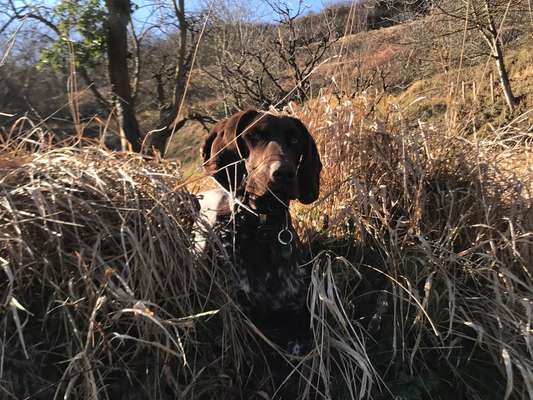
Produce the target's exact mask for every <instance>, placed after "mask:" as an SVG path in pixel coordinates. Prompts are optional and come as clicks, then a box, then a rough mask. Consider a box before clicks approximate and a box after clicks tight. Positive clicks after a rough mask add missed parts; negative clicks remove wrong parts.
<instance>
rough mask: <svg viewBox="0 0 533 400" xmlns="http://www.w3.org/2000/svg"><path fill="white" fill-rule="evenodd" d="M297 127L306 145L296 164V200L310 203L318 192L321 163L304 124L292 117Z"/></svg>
mask: <svg viewBox="0 0 533 400" xmlns="http://www.w3.org/2000/svg"><path fill="white" fill-rule="evenodd" d="M292 119H293V120H294V121H295V122H296V125H298V128H299V129H300V131H301V132H302V134H303V136H305V138H306V141H307V143H306V145H305V146H306V147H305V150H304V152H303V154H302V158H301V159H300V164H299V165H298V172H297V180H298V200H299V201H300V202H301V203H303V204H310V203H312V202H313V201H315V200H316V199H318V195H319V192H320V171H322V163H321V162H320V156H319V155H318V149H317V147H316V143H315V140H314V139H313V137H312V136H311V134H310V133H309V131H308V130H307V128H306V127H305V125H304V124H303V123H302V122H301V121H300V120H299V119H297V118H292Z"/></svg>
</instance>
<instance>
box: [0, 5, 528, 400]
mask: <svg viewBox="0 0 533 400" xmlns="http://www.w3.org/2000/svg"><path fill="white" fill-rule="evenodd" d="M0 1H1V0H0ZM491 1H492V0H491ZM495 1H496V0H495ZM377 3H378V4H381V5H383V4H385V3H384V2H377ZM391 3H393V4H396V5H397V4H398V3H400V4H401V3H402V2H396V1H393V2H391ZM419 3H422V4H428V3H427V2H424V1H421V2H418V1H416V2H412V5H413V7H414V6H415V5H419ZM275 4H277V3H275ZM354 4H355V3H354ZM410 4H411V3H410ZM446 4H452V5H453V4H455V3H454V2H447V3H446ZM461 4H462V3H461ZM509 4H510V3H509ZM513 4H514V3H513ZM340 10H342V13H338V14H336V18H338V20H340V21H343V24H348V22H347V21H350V17H349V15H350V14H349V13H350V12H351V11H350V10H351V7H350V6H346V5H344V6H343V7H341V8H340ZM384 10H385V9H379V10H378V11H380V13H381V12H382V13H384V14H386V15H389V14H388V13H389V12H390V11H387V10H389V9H386V10H385V11H386V12H385V11H384ZM333 11H335V9H333ZM333 11H332V10H331V9H328V11H327V12H328V13H330V12H333ZM408 11H409V12H411V11H412V10H408ZM425 11H426V10H424V12H425ZM372 12H373V13H374V14H372V15H373V17H372V18H374V19H373V20H372V21H374V22H372V24H370V25H372V26H374V27H382V28H381V29H377V30H372V31H363V32H357V33H353V32H356V30H349V29H341V28H343V26H340V27H338V26H337V27H335V29H336V30H333V29H332V31H334V32H336V34H338V33H339V32H343V33H344V32H346V33H349V34H348V35H347V36H345V37H342V38H338V37H334V39H335V41H334V42H332V43H331V47H328V50H327V53H326V54H325V55H324V57H323V58H321V59H320V63H319V64H318V66H317V67H316V68H315V69H313V73H312V74H311V75H310V77H309V86H308V88H307V89H308V92H305V91H302V92H301V93H299V94H298V96H301V98H298V97H290V96H288V97H287V98H286V99H284V100H283V101H281V100H280V101H277V102H273V104H266V105H265V104H263V103H257V102H254V101H252V100H251V97H250V96H249V95H246V94H242V93H241V94H242V98H239V101H241V100H242V103H239V102H236V101H234V100H235V99H234V98H232V93H230V91H225V89H224V88H223V87H221V86H220V85H221V83H220V82H218V81H217V80H216V78H217V77H216V76H215V77H213V74H214V72H216V71H217V69H216V68H217V65H216V62H215V61H213V59H214V58H216V57H215V56H214V54H215V51H217V52H218V51H221V50H224V51H226V56H228V57H230V58H231V57H236V54H237V55H238V54H240V53H232V51H234V49H233V48H231V46H230V47H228V48H224V49H222V47H221V48H217V46H218V42H216V41H213V40H211V39H212V38H213V36H209V34H212V32H219V31H217V29H219V28H220V29H222V28H221V24H222V22H224V23H226V22H225V21H224V20H216V21H217V22H216V23H213V26H209V29H212V31H209V32H207V33H206V35H207V36H206V37H204V42H199V43H200V47H199V49H200V50H199V54H198V59H197V60H196V62H197V63H196V64H195V63H194V62H192V63H191V65H193V66H194V69H192V75H191V82H190V87H188V90H189V92H188V93H187V94H186V96H185V99H186V101H185V104H184V109H183V110H179V111H181V114H180V115H182V116H184V120H183V122H184V123H183V126H182V127H181V128H180V129H178V130H176V132H175V133H174V135H173V137H172V141H171V142H170V143H169V147H168V151H167V153H166V156H167V157H166V158H165V157H160V154H158V153H152V154H139V153H134V152H131V151H112V150H110V149H109V147H108V146H106V137H107V136H110V135H111V134H113V135H114V134H115V133H118V132H119V130H120V129H119V124H117V122H116V120H115V115H114V113H115V110H110V111H108V112H104V111H102V109H101V108H99V107H100V106H98V105H97V104H96V102H95V100H94V98H92V95H91V94H90V92H89V89H88V88H87V87H86V86H83V85H81V83H80V86H79V88H78V89H76V90H75V87H74V86H75V85H74V86H69V90H70V92H69V93H61V90H60V89H59V87H60V84H59V83H58V84H55V85H53V84H51V83H50V82H51V81H50V80H48V78H47V79H44V78H43V77H47V76H55V77H56V78H57V81H58V82H62V81H61V79H62V78H61V77H57V76H56V75H54V74H55V73H52V72H51V71H45V70H40V72H39V73H38V74H37V72H35V71H37V69H36V67H35V65H33V64H31V63H29V64H28V65H30V64H31V66H30V67H28V68H27V69H26V67H24V68H22V67H21V68H20V69H15V64H16V63H14V64H13V66H12V68H13V71H15V70H16V76H17V77H18V76H19V75H20V76H25V77H26V78H25V80H24V82H25V83H24V84H22V83H20V86H18V85H15V84H14V83H13V82H14V81H12V80H11V81H10V83H11V84H13V86H10V88H9V90H8V89H6V88H4V92H1V90H3V89H2V88H0V92H1V93H6V91H7V92H8V93H10V96H15V95H16V94H17V93H19V95H20V98H19V97H17V98H16V99H14V100H16V101H11V99H0V106H3V105H5V106H6V109H5V110H3V109H1V108H0V117H1V118H3V120H2V128H0V276H1V277H0V399H4V398H6V399H17V400H19V399H27V400H30V399H31V400H33V399H43V400H44V399H59V398H63V399H75V400H77V399H80V400H85V399H87V400H130V399H133V400H141V399H158V400H159V399H161V400H167V399H168V400H170V399H193V400H210V399H228V400H241V399H262V400H265V399H267V400H286V399H285V398H282V397H281V396H280V393H282V392H283V387H282V388H281V389H280V388H276V387H274V386H275V379H274V377H273V376H274V375H275V374H276V365H268V363H267V362H266V360H267V359H268V357H269V354H267V351H266V350H265V349H268V351H269V352H271V353H272V354H274V353H277V354H279V355H280V359H284V360H285V361H286V362H287V363H290V366H291V369H292V375H291V377H290V379H288V380H287V381H286V382H284V384H283V385H285V386H287V385H293V386H294V387H293V390H294V391H295V392H296V393H298V396H297V397H296V398H295V399H291V400H322V399H323V400H360V399H373V400H389V399H405V400H428V399H432V400H433V399H435V400H447V399H459V400H472V399H473V400H501V399H504V400H510V399H520V400H522V399H523V400H533V342H532V338H533V268H532V265H533V201H532V200H533V147H532V146H533V96H532V95H531V93H533V79H532V76H533V69H532V67H531V54H532V52H533V41H532V40H531V32H530V29H531V28H530V27H529V25H527V24H525V25H524V24H523V25H520V26H518V24H517V25H516V27H512V28H509V29H508V30H506V31H505V32H504V34H502V39H501V43H502V44H503V45H504V46H505V60H506V63H507V65H508V70H509V76H510V81H511V84H512V87H513V90H514V95H515V96H516V104H515V108H514V109H513V110H512V111H510V109H509V107H508V104H507V102H506V100H505V98H504V96H503V94H502V91H501V88H500V85H499V81H498V79H499V78H498V74H497V71H496V67H495V66H494V58H493V57H490V56H488V55H487V53H486V51H485V50H484V49H483V47H482V45H483V43H482V41H481V40H482V39H479V37H478V36H477V35H478V33H477V32H476V31H475V30H474V29H472V30H467V29H465V30H459V31H457V32H453V34H452V33H446V34H444V33H443V32H444V28H443V25H446V24H443V23H442V21H440V20H438V19H431V18H435V16H434V15H433V14H431V15H425V13H424V16H423V17H422V18H421V19H418V20H414V21H405V22H404V23H402V24H396V25H394V26H388V27H383V26H386V25H389V24H392V23H393V22H395V21H392V20H390V19H385V18H384V19H380V18H378V17H376V15H377V11H376V10H372ZM413 12H414V11H413ZM406 13H407V11H405V10H404V12H403V13H402V14H400V15H401V17H402V18H401V21H404V19H405V18H404V16H405V15H407V14H406ZM324 15H326V13H324V14H320V13H317V14H313V15H311V16H309V17H307V19H305V18H303V19H295V20H296V21H297V23H302V25H305V23H307V24H308V25H312V27H313V26H314V25H317V26H318V22H317V21H322V22H323V21H324V20H323V19H322V18H323V16H324ZM395 15H396V14H395ZM409 15H411V14H409ZM523 15H526V14H525V13H524V14H523ZM201 16H203V15H201ZM364 17H365V18H366V14H365V15H364ZM387 18H388V17H387ZM198 21H200V23H199V22H198ZM202 21H203V20H201V19H200V18H198V20H195V25H194V26H193V27H194V28H197V27H198V26H201V22H202ZM302 21H303V22H302ZM359 21H360V20H359ZM326 22H327V21H326ZM378 22H379V23H378ZM217 24H218V25H217ZM236 26H237V25H231V24H228V25H227V26H226V25H224V26H223V27H224V29H227V30H226V31H224V32H226V33H228V32H229V33H231V34H234V33H235V31H236V29H235V28H236ZM449 26H451V23H450V24H449ZM464 26H466V25H464ZM258 27H260V28H261V29H263V28H264V29H265V31H255V29H258ZM531 27H533V26H531ZM238 28H239V29H242V32H244V33H245V34H249V33H250V31H253V32H252V33H253V34H254V35H255V34H260V35H263V36H261V37H263V38H264V41H265V42H266V41H267V39H268V40H271V39H272V35H271V34H272V32H273V31H275V30H276V29H278V26H277V25H274V24H265V26H263V25H261V24H257V23H255V24H248V23H244V24H242V25H238ZM239 29H237V31H239ZM239 32H240V31H239ZM258 32H259V33H258ZM197 33H198V32H197V31H195V35H196V34H197ZM244 33H243V35H244ZM228 35H229V34H228ZM269 35H270V36H269ZM280 35H281V33H280ZM0 36H1V32H0ZM274 36H275V35H274ZM195 37H196V36H195ZM254 37H255V36H254ZM246 38H248V36H246ZM130 39H131V38H130ZM219 39H220V38H219ZM147 40H148V39H147ZM150 40H152V41H151V42H150V43H149V46H147V48H148V49H147V48H145V49H144V50H143V51H146V52H147V54H148V55H149V58H148V60H149V61H150V62H149V63H145V64H144V66H145V68H144V69H143V70H142V71H143V72H142V74H140V75H139V77H140V78H141V79H140V82H139V86H138V95H137V104H136V106H137V114H136V116H137V118H138V120H139V123H140V125H141V127H142V129H143V130H145V131H149V130H150V129H153V128H154V126H156V125H157V123H158V121H159V120H160V116H161V115H160V114H161V112H162V111H165V110H166V109H165V108H164V102H163V101H160V99H158V98H157V96H158V93H157V92H158V90H162V91H165V90H166V92H167V93H166V94H167V96H170V95H169V93H170V90H169V88H170V87H171V83H172V80H171V79H170V78H168V76H169V73H168V70H170V76H172V73H173V70H172V68H171V67H169V65H170V64H171V62H170V61H168V59H167V58H165V57H167V56H168V54H170V53H171V52H172V51H174V50H175V48H173V46H174V44H175V40H176V38H172V39H171V40H170V39H169V40H168V41H165V40H163V39H161V41H158V40H156V39H153V38H150ZM305 40H307V42H305ZM305 40H304V42H305V43H307V45H308V46H307V48H306V49H307V50H309V49H313V48H316V47H314V46H315V44H314V43H313V42H310V41H309V38H305ZM188 43H189V45H191V43H193V44H194V43H195V42H192V41H190V40H189V42H188ZM253 43H255V42H253ZM201 45H205V50H204V48H202V47H201ZM328 45H329V43H328ZM202 51H204V53H202ZM166 52H168V53H166ZM210 52H211V53H210ZM217 54H218V53H217ZM267 56H268V54H267ZM0 58H1V57H0ZM267 59H268V60H270V59H269V58H268V57H267ZM161 60H164V61H165V62H167V61H168V65H164V63H163V64H161V65H160V64H158V63H159V62H160V61H161ZM238 61H239V62H240V61H242V60H241V59H238ZM277 62H279V59H277V58H276V63H277ZM6 65H7V64H6ZM242 65H246V66H249V65H251V64H247V63H243V64H242ZM257 65H258V64H256V65H255V67H256V66H257ZM161 66H163V67H165V68H166V70H165V71H166V72H165V71H163V72H165V74H166V75H165V74H163V73H162V75H161V76H159V77H158V78H157V79H162V80H165V79H167V80H168V82H167V81H164V82H163V81H160V82H157V84H156V80H157V79H155V78H154V76H152V74H154V73H156V72H158V71H155V70H156V69H157V68H158V67H161ZM163 67H161V70H163V69H164V68H163ZM278 67H279V70H276V73H278V72H279V73H280V75H279V76H276V79H278V80H277V81H276V82H278V83H280V85H281V86H283V87H282V90H280V93H282V94H283V93H286V92H289V93H291V91H292V90H293V89H294V90H295V89H296V86H297V84H296V85H294V82H293V80H292V79H293V78H292V77H290V76H289V74H288V73H286V70H288V67H287V66H286V65H284V64H283V63H280V64H279V65H278ZM10 68H11V64H10ZM98 68H101V66H99V67H98ZM130 68H132V66H131V65H130ZM191 68H192V67H191ZM132 69H133V68H132ZM32 71H33V72H32ZM95 71H97V72H98V71H100V72H101V71H102V70H101V69H100V70H98V69H97V68H96V69H95ZM250 71H252V68H251V69H250V70H246V73H248V72H250ZM257 71H258V70H257V69H256V70H253V71H252V72H250V77H251V78H250V79H251V80H252V81H253V80H254V79H257V80H259V81H261V79H259V78H258V76H259V75H258V74H259V73H258V72H257ZM280 71H281V72H280ZM74 72H75V71H74V70H73V71H70V75H69V78H70V79H71V80H69V82H70V83H72V82H73V81H72V79H74V80H75V78H76V76H77V75H76V74H75V73H74ZM93 72H94V71H93ZM263 72H264V71H263ZM0 73H2V74H7V72H6V69H5V68H4V69H3V70H0ZM32 73H35V76H38V77H39V78H43V79H42V81H39V82H38V84H37V83H33V82H32V79H31V76H32ZM143 74H144V75H143ZM210 74H211V75H210ZM284 74H285V75H284ZM97 76H98V75H97ZM102 76H104V75H103V74H102ZM162 76H163V78H162ZM491 77H492V78H491ZM49 79H51V78H49ZM54 79H55V78H54ZM267 81H268V80H266V81H261V82H262V83H265V82H267ZM217 82H218V83H217ZM15 83H18V82H15ZM97 83H98V87H99V89H100V91H101V92H102V93H104V94H105V95H107V93H108V92H110V85H109V83H108V82H107V81H105V79H103V78H102V79H99V80H98V81H97ZM226 83H227V82H226ZM232 83H233V81H232ZM34 84H35V87H34V86H32V85H34ZM158 84H161V86H158ZM165 85H166V86H165ZM491 85H492V86H491ZM230 86H231V85H230ZM274 86H275V85H272V84H271V83H268V82H267V83H265V87H264V88H266V89H265V90H267V91H268V95H269V96H270V95H271V96H272V98H273V99H279V98H280V96H281V95H280V93H277V92H275V91H273V89H272V88H273V87H274ZM32 87H34V89H35V92H33V93H34V98H31V96H29V95H30V94H31V93H32V92H31V90H30V89H31V88H32ZM182 89H183V88H180V90H182ZM238 89H239V90H240V88H238ZM252 89H254V88H252ZM46 92H49V93H50V96H51V98H50V99H48V101H49V103H50V104H45V105H44V106H43V107H40V105H39V104H38V103H40V102H41V101H42V100H43V99H45V96H44V94H43V93H46ZM58 93H59V94H58ZM234 94H235V93H233V95H234ZM241 94H239V93H237V95H239V96H240V95H241ZM52 97H53V99H52ZM281 97H283V96H281ZM58 99H59V100H58ZM52 100H53V101H52ZM263 100H264V99H263ZM56 101H57V103H55V102H56ZM45 103H46V101H45ZM52 103H53V104H52ZM28 104H29V105H31V107H30V106H29V105H28ZM57 104H60V106H58V107H56V105H57ZM261 104H262V105H263V106H265V107H267V108H268V109H269V112H271V113H274V114H288V115H292V116H295V117H297V118H300V119H301V120H302V121H303V122H304V123H305V125H306V126H307V127H308V128H309V131H310V132H311V134H312V135H313V137H314V139H315V141H316V143H317V146H318V150H319V152H320V157H321V161H322V164H323V171H322V175H321V180H322V181H321V188H320V196H319V199H318V201H316V202H315V203H313V204H312V205H309V206H303V205H300V204H297V205H294V207H292V209H291V216H292V219H293V222H294V225H295V226H296V229H297V230H298V233H299V235H300V238H301V239H302V245H303V247H305V249H306V250H307V251H308V253H309V254H308V259H307V261H308V262H307V263H306V264H304V265H301V266H300V267H301V268H302V269H305V270H306V271H307V272H308V273H309V276H310V283H309V287H308V292H307V305H308V308H309V310H310V313H311V316H312V318H311V326H310V329H311V331H312V336H313V338H312V344H311V346H310V349H309V351H308V353H307V354H305V355H303V356H295V355H293V354H289V353H287V352H285V350H284V349H283V348H281V347H278V346H276V345H275V344H274V343H272V342H270V341H269V340H268V338H267V337H266V336H265V334H264V333H263V332H261V331H260V330H259V328H258V327H257V326H255V325H254V323H253V322H252V321H251V320H250V319H249V318H248V317H247V316H246V315H245V313H244V312H243V311H242V310H241V309H240V308H239V305H238V304H237V303H236V302H235V293H234V291H235V290H234V285H232V282H231V276H232V274H233V273H234V272H235V271H234V268H235V266H234V265H232V262H231V257H229V256H228V255H227V254H226V253H225V252H224V244H223V243H221V239H220V238H219V237H218V236H217V235H216V233H215V232H213V231H211V228H210V227H209V226H204V225H206V224H204V223H203V222H202V221H201V220H200V219H199V215H198V211H199V210H198V203H197V201H196V198H195V196H196V194H197V192H199V191H201V190H202V189H204V188H207V187H211V186H212V185H213V182H212V179H211V178H210V177H207V176H205V172H204V171H203V169H202V166H201V165H200V162H199V161H198V157H199V156H198V155H199V147H200V143H201V142H202V140H203V138H204V137H205V131H206V130H207V129H209V127H210V126H211V125H210V124H211V122H212V121H214V120H218V119H220V118H223V117H224V116H226V115H227V114H231V112H232V111H233V110H234V109H237V108H238V107H239V106H242V107H243V108H245V107H249V106H250V107H258V105H261ZM26 106H28V107H30V108H31V110H30V112H29V115H25V114H22V113H21V111H20V110H21V109H23V107H26ZM11 107H13V108H11ZM54 107H56V108H54ZM59 107H61V108H60V109H59V111H58V110H57V108H59ZM54 110H55V111H54ZM167 111H168V110H167ZM173 111H177V110H176V109H173ZM43 112H45V114H42V113H43ZM15 114H16V115H15ZM30 115H31V116H32V117H30ZM195 117H198V118H195ZM185 119H187V121H186V122H185ZM6 121H8V122H6ZM107 144H108V145H109V141H108V142H107ZM198 233H201V234H202V235H203V236H204V237H207V247H208V249H207V250H208V251H199V250H198V249H197V248H196V246H195V243H196V238H197V236H196V235H197V234H198Z"/></svg>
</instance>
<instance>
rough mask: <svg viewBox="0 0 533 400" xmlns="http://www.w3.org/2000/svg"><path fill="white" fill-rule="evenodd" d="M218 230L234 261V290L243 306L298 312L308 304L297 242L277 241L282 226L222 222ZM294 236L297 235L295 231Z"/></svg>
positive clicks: (260, 309) (264, 309)
mask: <svg viewBox="0 0 533 400" xmlns="http://www.w3.org/2000/svg"><path fill="white" fill-rule="evenodd" d="M217 225H218V227H217V228H218V229H217V230H219V232H220V234H221V237H222V239H223V241H224V243H225V247H226V251H227V253H228V254H230V255H231V257H232V261H233V265H234V268H233V273H234V284H233V286H234V290H235V292H236V297H237V299H238V302H239V303H240V305H241V307H244V308H249V309H253V310H255V311H260V312H261V311H262V312H267V313H268V312H271V311H292V310H294V311H296V310H300V309H301V308H302V306H303V305H304V304H305V298H306V296H305V282H304V274H303V270H302V268H301V267H300V264H301V260H300V256H299V252H298V248H297V246H296V244H295V243H291V244H289V245H287V244H284V243H281V242H280V241H279V239H278V234H279V231H281V230H282V229H284V228H282V227H281V226H269V225H266V226H261V225H259V226H257V225H254V224H247V223H246V221H244V222H243V221H239V219H237V220H236V221H235V223H233V224H232V223H228V222H227V221H224V220H222V221H220V222H219V223H218V224H217ZM291 234H292V235H295V233H293V232H292V229H291Z"/></svg>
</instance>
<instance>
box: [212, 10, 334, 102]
mask: <svg viewBox="0 0 533 400" xmlns="http://www.w3.org/2000/svg"><path fill="white" fill-rule="evenodd" d="M266 3H267V4H268V6H269V7H270V9H271V10H272V12H273V13H274V14H275V16H276V19H277V21H276V22H277V23H276V24H267V23H261V22H255V21H253V20H252V21H250V20H246V19H242V20H240V21H229V22H226V21H224V19H223V17H221V18H219V20H218V21H217V23H216V26H217V28H216V29H215V30H214V31H213V34H212V40H213V41H214V42H215V43H216V45H215V46H214V51H215V52H216V61H215V68H213V67H212V66H210V67H207V68H205V72H206V73H207V74H208V75H209V76H210V77H211V78H212V79H213V80H214V81H215V82H216V84H217V86H218V87H219V90H220V91H221V92H222V93H225V94H226V98H225V99H224V100H225V102H226V104H227V106H228V108H229V109H233V108H243V107H244V106H246V105H251V104H253V105H257V106H262V107H265V106H268V105H270V104H277V103H279V102H282V101H289V100H298V101H305V100H306V99H308V97H309V96H310V93H311V87H312V86H311V79H310V77H311V75H312V73H313V72H314V71H315V69H316V68H317V66H318V65H319V64H320V63H321V62H322V61H323V60H324V59H325V58H326V57H327V55H328V51H329V50H330V49H331V48H332V46H333V45H334V43H335V42H336V41H337V40H338V38H339V35H338V33H337V32H338V31H339V30H338V29H337V27H335V26H334V24H333V21H334V19H333V18H330V15H329V14H328V13H321V14H319V15H314V16H313V18H310V17H307V16H304V12H305V8H304V2H303V0H300V1H299V2H298V4H297V6H296V7H295V8H291V7H290V6H289V4H288V3H287V2H283V1H276V2H274V1H266Z"/></svg>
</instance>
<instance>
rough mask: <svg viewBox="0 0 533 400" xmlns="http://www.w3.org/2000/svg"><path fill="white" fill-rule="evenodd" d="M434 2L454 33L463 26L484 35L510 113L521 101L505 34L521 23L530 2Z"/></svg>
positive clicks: (439, 14)
mask: <svg viewBox="0 0 533 400" xmlns="http://www.w3.org/2000/svg"><path fill="white" fill-rule="evenodd" d="M434 5H435V13H436V14H437V15H438V16H440V17H443V18H444V20H445V23H446V24H447V26H451V27H452V29H451V31H452V32H460V31H461V29H467V30H474V31H476V32H477V33H478V34H479V35H480V36H481V38H482V39H483V41H484V43H485V45H486V46H487V48H488V50H489V54H490V56H491V57H492V58H493V59H494V62H495V66H496V69H497V71H498V74H499V77H500V86H501V89H502V92H503V94H504V97H505V101H506V103H507V107H508V109H509V111H510V112H513V111H514V109H515V107H516V104H517V98H516V97H515V95H514V93H513V90H512V86H511V81H510V79H509V73H508V70H507V66H506V64H505V51H504V48H505V46H504V41H503V36H504V33H505V31H506V29H508V28H509V27H510V26H512V25H513V24H515V23H517V22H518V21H519V19H520V18H521V16H522V15H525V11H526V8H525V7H526V5H525V4H524V1H522V0H469V1H449V0H443V1H437V2H435V3H434ZM454 22H455V24H454ZM457 23H458V24H457Z"/></svg>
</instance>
